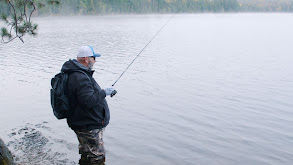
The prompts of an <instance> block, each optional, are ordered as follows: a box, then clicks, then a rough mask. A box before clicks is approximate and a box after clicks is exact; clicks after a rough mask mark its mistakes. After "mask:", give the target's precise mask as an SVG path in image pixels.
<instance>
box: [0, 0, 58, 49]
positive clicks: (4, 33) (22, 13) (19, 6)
mask: <svg viewBox="0 0 293 165" xmlns="http://www.w3.org/2000/svg"><path fill="white" fill-rule="evenodd" d="M59 3H60V2H59V0H47V4H49V5H55V4H56V5H59ZM6 4H7V5H8V6H10V7H11V9H12V10H11V18H10V17H8V16H7V15H6V14H4V13H3V14H2V15H1V18H0V19H1V20H3V21H4V22H5V23H6V25H7V28H9V29H10V31H8V30H7V28H4V27H3V28H1V37H2V41H1V43H9V42H10V41H12V40H14V39H16V38H18V39H19V40H21V41H22V42H23V43H24V41H23V36H24V35H26V34H28V35H32V36H36V35H37V32H36V31H37V29H38V25H37V24H33V23H32V21H31V17H32V15H33V13H34V12H35V11H36V10H37V8H41V7H44V6H45V5H44V4H42V3H40V2H35V1H34V0H6Z"/></svg>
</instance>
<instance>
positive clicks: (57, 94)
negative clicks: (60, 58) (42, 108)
mask: <svg viewBox="0 0 293 165" xmlns="http://www.w3.org/2000/svg"><path fill="white" fill-rule="evenodd" d="M73 72H80V73H83V74H85V75H86V76H87V77H88V78H89V76H88V75H87V74H86V73H85V72H83V71H81V70H75V71H72V72H69V73H65V72H62V71H61V72H60V73H58V74H56V75H55V76H54V77H53V78H52V79H51V87H52V88H51V90H50V95H51V106H52V108H53V113H54V115H55V116H56V118H57V119H64V118H67V117H68V116H69V113H70V104H69V99H68V96H67V81H68V76H69V74H71V73H73Z"/></svg>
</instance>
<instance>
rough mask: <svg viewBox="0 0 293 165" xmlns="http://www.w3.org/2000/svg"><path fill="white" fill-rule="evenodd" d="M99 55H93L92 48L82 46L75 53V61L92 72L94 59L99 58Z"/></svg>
mask: <svg viewBox="0 0 293 165" xmlns="http://www.w3.org/2000/svg"><path fill="white" fill-rule="evenodd" d="M100 56H101V55H100V54H95V52H94V49H93V47H91V46H82V47H80V48H79V50H78V53H77V61H78V62H79V63H81V64H83V65H84V66H85V67H87V68H88V69H90V70H92V69H93V66H94V64H95V62H96V57H100Z"/></svg>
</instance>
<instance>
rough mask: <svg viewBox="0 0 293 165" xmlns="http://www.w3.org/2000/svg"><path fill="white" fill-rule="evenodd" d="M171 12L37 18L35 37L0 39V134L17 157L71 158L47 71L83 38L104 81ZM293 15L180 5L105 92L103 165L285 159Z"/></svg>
mask: <svg viewBox="0 0 293 165" xmlns="http://www.w3.org/2000/svg"><path fill="white" fill-rule="evenodd" d="M171 16H172V15H122V16H121V15H113V16H72V17H38V18H33V20H34V22H35V23H38V24H39V31H38V36H37V37H35V38H34V37H25V38H24V42H25V43H21V41H19V40H14V41H12V42H11V43H9V44H6V45H0V57H1V58H0V70H1V76H0V106H1V107H0V113H1V115H0V132H1V135H0V136H1V138H2V139H3V140H4V141H5V142H6V144H7V145H8V147H9V149H10V150H11V151H12V153H13V154H14V155H15V160H16V162H18V163H20V164H48V165H49V164H77V163H78V160H79V154H78V141H77V138H76V135H75V134H74V132H73V131H72V130H71V129H70V128H69V127H68V126H67V123H66V121H65V120H57V119H56V118H55V117H54V115H53V113H52V108H51V105H50V94H49V93H50V92H49V91H50V88H51V87H50V80H51V78H52V77H53V76H54V75H55V74H56V73H58V72H59V71H60V69H61V66H62V65H63V63H64V62H65V61H66V60H68V59H74V58H76V54H77V51H78V49H79V47H80V46H82V45H91V46H93V47H94V49H95V52H96V53H101V54H102V56H101V57H100V58H98V59H97V62H96V64H95V66H94V69H95V70H96V72H95V74H94V78H95V79H96V81H97V82H98V83H99V85H100V86H101V87H102V88H104V87H106V86H110V85H112V84H113V83H114V82H115V81H116V80H117V78H118V77H119V76H120V74H121V73H122V72H123V71H124V70H125V69H126V68H127V66H128V65H129V64H130V63H131V62H132V60H133V59H134V58H135V57H137V55H138V53H139V52H140V51H141V50H142V49H143V47H144V46H145V45H146V44H147V43H148V42H149V41H150V40H151V38H152V37H153V36H154V35H155V34H156V33H157V32H158V30H159V29H160V28H161V27H162V26H163V25H164V24H165V23H166V22H167V21H168V19H169V18H171ZM292 20H293V15H292V14H262V13H259V14H251V13H243V14H182V15H180V14H178V15H174V17H173V18H172V19H171V20H170V21H169V23H168V24H167V25H166V26H165V27H164V28H163V29H162V31H161V32H160V33H159V34H158V35H157V36H156V37H155V38H154V39H153V41H152V42H151V43H150V44H149V45H148V47H146V49H145V50H144V51H143V52H142V53H141V55H140V56H139V57H138V58H137V59H136V61H135V62H134V63H133V64H132V65H131V66H130V68H129V69H128V70H127V72H125V74H124V75H123V76H122V77H121V79H120V80H119V81H118V82H117V83H116V84H115V89H116V90H117V91H118V93H117V95H116V96H114V97H113V98H111V97H109V98H107V101H108V104H109V107H110V111H111V121H110V124H109V125H108V127H107V128H106V131H105V134H104V142H105V148H106V152H107V155H106V157H107V158H106V159H107V160H106V163H107V164H110V165H121V164H130V165H131V164H133V165H149V164H159V165H177V164H184V165H204V164H208V165H246V164H249V165H284V164H291V163H292V162H293V111H292V107H293V100H292V98H293V76H292V73H293V65H292V64H293V46H292V43H293V31H292V29H293V21H292Z"/></svg>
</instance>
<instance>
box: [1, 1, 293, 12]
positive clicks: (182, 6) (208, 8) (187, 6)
mask: <svg viewBox="0 0 293 165" xmlns="http://www.w3.org/2000/svg"><path fill="white" fill-rule="evenodd" d="M5 1H7V0H1V1H0V13H3V12H4V13H7V14H9V13H10V10H12V9H11V7H9V6H8V5H7V3H6V2H5ZM14 1H26V0H14ZM32 1H33V2H41V1H46V0H32ZM59 1H60V4H56V5H47V6H44V7H42V8H39V9H38V10H36V11H35V12H34V14H35V15H48V14H49V15H59V14H60V15H76V14H112V13H113V14H122V13H126V14H128V13H129V14H131V13H201V12H292V11H293V0H59Z"/></svg>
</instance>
